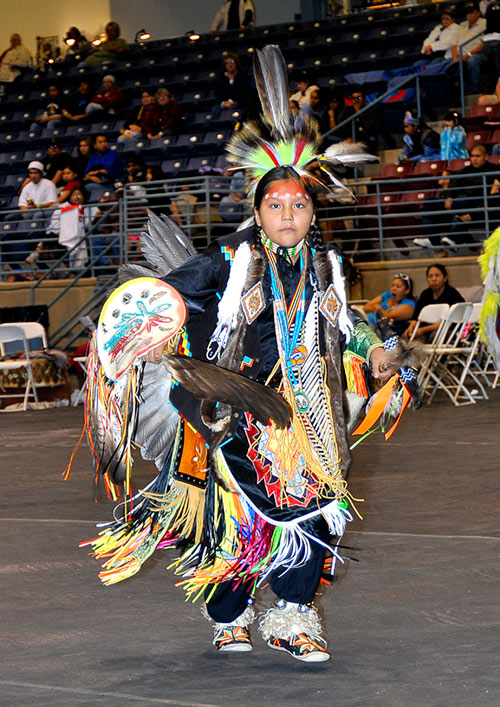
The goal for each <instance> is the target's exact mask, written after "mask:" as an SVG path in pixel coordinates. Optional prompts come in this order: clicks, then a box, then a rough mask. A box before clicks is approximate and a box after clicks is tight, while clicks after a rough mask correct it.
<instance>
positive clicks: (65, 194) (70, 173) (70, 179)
mask: <svg viewBox="0 0 500 707" xmlns="http://www.w3.org/2000/svg"><path fill="white" fill-rule="evenodd" d="M61 177H62V182H63V186H62V188H61V193H60V194H59V196H58V197H57V199H56V204H64V202H65V201H68V199H69V197H70V195H71V192H72V191H73V189H79V188H83V187H82V182H81V181H80V179H79V177H78V172H76V170H75V169H74V168H73V167H72V166H71V165H67V166H66V167H64V169H63V170H62V174H61Z"/></svg>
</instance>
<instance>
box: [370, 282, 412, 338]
mask: <svg viewBox="0 0 500 707" xmlns="http://www.w3.org/2000/svg"><path fill="white" fill-rule="evenodd" d="M414 309H415V300H414V299H413V283H412V281H411V278H410V277H408V275H405V274H404V273H397V274H396V275H394V277H393V279H392V284H391V287H390V289H389V290H385V292H382V294H380V295H378V296H377V297H374V298H373V299H371V300H370V301H369V302H367V303H366V304H365V305H363V310H364V311H365V313H366V315H367V317H368V320H369V322H370V324H371V325H372V326H373V327H375V326H376V324H377V316H376V313H377V311H378V310H380V311H381V312H382V314H383V315H384V316H385V317H386V319H388V320H389V324H390V325H391V326H392V328H393V329H394V331H395V332H396V334H398V335H401V334H403V332H405V331H406V330H407V328H408V326H409V324H410V319H411V317H412V315H413V310H414Z"/></svg>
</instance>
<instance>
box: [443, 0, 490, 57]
mask: <svg viewBox="0 0 500 707" xmlns="http://www.w3.org/2000/svg"><path fill="white" fill-rule="evenodd" d="M465 18H466V19H465V20H464V21H463V22H461V23H460V24H459V25H458V34H457V43H456V44H454V45H453V46H452V48H451V58H452V59H453V61H458V59H459V54H458V45H459V44H461V45H462V57H463V58H464V59H465V60H467V58H468V57H470V51H471V49H472V48H473V47H476V46H477V45H478V44H479V43H480V40H479V37H480V36H481V35H483V34H484V33H485V31H486V20H485V19H484V17H481V12H480V10H479V2H478V1H477V0H472V1H471V2H468V3H467V4H466V6H465Z"/></svg>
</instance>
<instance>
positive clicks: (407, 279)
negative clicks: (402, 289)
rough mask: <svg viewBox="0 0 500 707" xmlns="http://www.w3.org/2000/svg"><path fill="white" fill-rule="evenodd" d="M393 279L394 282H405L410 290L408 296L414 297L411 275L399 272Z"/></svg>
mask: <svg viewBox="0 0 500 707" xmlns="http://www.w3.org/2000/svg"><path fill="white" fill-rule="evenodd" d="M392 279H393V281H394V280H396V279H397V280H401V282H404V284H405V285H406V287H407V288H408V295H409V296H410V297H413V280H412V279H411V277H410V276H409V275H406V274H405V273H402V272H398V273H396V274H395V275H394V277H393V278H392Z"/></svg>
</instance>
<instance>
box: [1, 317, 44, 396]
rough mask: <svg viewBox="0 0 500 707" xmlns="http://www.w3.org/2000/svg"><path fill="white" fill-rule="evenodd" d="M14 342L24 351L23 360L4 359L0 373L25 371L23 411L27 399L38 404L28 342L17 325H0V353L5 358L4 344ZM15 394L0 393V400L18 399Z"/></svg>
mask: <svg viewBox="0 0 500 707" xmlns="http://www.w3.org/2000/svg"><path fill="white" fill-rule="evenodd" d="M13 342H16V343H18V344H21V345H22V347H23V349H24V356H25V358H24V359H6V360H5V361H0V371H13V370H19V369H21V368H24V369H26V388H25V391H24V402H23V410H27V409H28V399H29V398H30V397H32V398H33V399H34V401H35V402H36V403H37V402H38V396H37V393H36V387H35V381H34V378H33V370H32V368H31V361H30V355H29V349H28V342H27V340H26V337H25V335H24V331H23V329H22V328H21V327H20V326H18V325H17V324H0V353H1V355H2V357H3V356H5V355H6V354H5V344H7V343H13ZM18 397H19V394H18V393H17V394H16V393H0V399H2V398H18Z"/></svg>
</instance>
